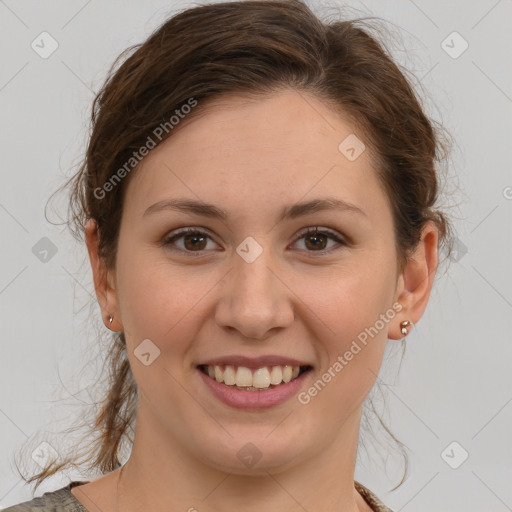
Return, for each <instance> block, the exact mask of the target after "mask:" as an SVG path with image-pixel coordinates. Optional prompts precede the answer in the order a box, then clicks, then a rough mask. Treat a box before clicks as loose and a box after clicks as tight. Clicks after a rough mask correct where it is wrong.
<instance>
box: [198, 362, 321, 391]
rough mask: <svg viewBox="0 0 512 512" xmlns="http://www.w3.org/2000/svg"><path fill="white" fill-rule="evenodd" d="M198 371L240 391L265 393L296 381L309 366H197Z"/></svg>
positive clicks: (309, 368)
mask: <svg viewBox="0 0 512 512" xmlns="http://www.w3.org/2000/svg"><path fill="white" fill-rule="evenodd" d="M198 368H199V370H200V371H202V372H203V373H204V374H205V375H208V377H210V378H211V379H213V380H216V381H217V382H219V383H221V384H225V385H226V386H229V387H232V388H235V389H238V390H240V391H266V390H268V389H274V388H276V387H279V386H281V385H283V384H286V383H288V382H291V381H292V380H295V379H297V378H298V377H300V376H301V375H302V374H303V373H305V372H307V371H309V370H311V369H312V367H311V366H291V365H275V366H264V367H262V368H247V367H245V366H233V365H223V366H218V365H204V364H203V365H199V366H198Z"/></svg>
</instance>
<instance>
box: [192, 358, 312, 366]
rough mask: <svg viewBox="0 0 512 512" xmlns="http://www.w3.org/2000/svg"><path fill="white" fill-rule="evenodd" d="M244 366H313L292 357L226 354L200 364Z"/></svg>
mask: <svg viewBox="0 0 512 512" xmlns="http://www.w3.org/2000/svg"><path fill="white" fill-rule="evenodd" d="M202 365H204V366H224V365H231V366H244V367H246V368H263V367H264V366H285V365H288V366H311V365H310V364H309V363H306V362H304V361H299V360H298V359H294V358H292V357H286V356H277V355H267V356H259V357H246V356H236V355H231V356H224V357H216V358H214V359H209V360H208V361H204V362H203V363H201V364H200V365H199V366H202Z"/></svg>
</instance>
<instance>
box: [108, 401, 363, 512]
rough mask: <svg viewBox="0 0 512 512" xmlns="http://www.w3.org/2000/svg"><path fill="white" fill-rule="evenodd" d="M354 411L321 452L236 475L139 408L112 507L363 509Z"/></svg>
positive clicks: (274, 511) (270, 511)
mask: <svg viewBox="0 0 512 512" xmlns="http://www.w3.org/2000/svg"><path fill="white" fill-rule="evenodd" d="M139 407H141V403H140V402H139ZM143 408H144V406H143V405H142V409H143ZM141 412H143V413H144V414H140V413H141ZM360 417H361V411H360V409H358V410H356V411H355V413H354V414H353V415H352V416H350V417H349V418H348V419H347V421H346V422H345V424H344V425H342V427H341V428H340V430H339V434H338V435H337V437H336V439H334V440H333V441H334V442H333V443H330V444H329V449H328V450H325V451H323V452H320V453H315V454H314V455H311V456H309V457H308V456H306V457H304V458H303V459H301V461H300V462H298V463H297V462H292V463H289V464H285V465H281V466H280V465H275V466H272V467H271V466H269V465H268V464H267V466H265V465H264V464H261V465H260V464H258V465H257V466H255V467H254V468H253V469H252V470H251V472H250V474H237V473H236V472H235V471H236V470H235V469H234V468H233V470H232V471H231V472H230V471H229V469H228V468H226V469H220V468H218V467H214V465H210V464H207V463H205V461H204V460H198V458H197V456H194V455H193V454H191V453H190V452H187V451H186V450H185V448H184V447H183V444H182V443H179V442H178V441H177V440H176V439H174V438H173V437H172V436H171V435H170V434H169V430H168V429H167V430H164V429H163V428H162V425H160V424H158V423H157V421H156V420H155V419H154V417H151V416H150V415H149V414H148V411H143V410H139V414H138V415H137V418H138V419H137V430H136V433H135V439H134V444H133V448H132V452H131V455H130V458H129V460H128V462H127V463H126V464H125V466H123V471H122V478H121V479H120V480H119V494H118V502H119V508H118V510H117V511H116V512H118V511H120V510H123V511H125V510H128V511H129V512H139V511H146V510H148V509H150V510H152V511H154V512H160V511H162V512H163V511H165V512H169V510H173V511H174V510H176V511H178V510H179V511H182V510H186V511H190V512H194V511H199V512H203V511H209V512H221V511H225V510H244V512H256V511H258V512H260V511H261V509H262V505H263V507H264V509H265V511H266V512H278V511H279V512H292V511H293V512H296V511H297V510H301V509H302V510H308V512H316V511H318V512H320V511H325V510H329V511H333V512H334V511H336V512H360V511H361V510H365V511H366V510H370V509H369V507H368V506H367V505H365V503H364V501H363V500H362V498H361V497H360V495H359V494H358V493H357V491H356V490H355V488H354V469H355V460H356V453H357V442H358V436H359V424H360ZM263 460H264V458H262V462H263ZM292 460H294V461H295V460H298V458H297V459H292ZM257 467H259V469H257V470H256V468H257Z"/></svg>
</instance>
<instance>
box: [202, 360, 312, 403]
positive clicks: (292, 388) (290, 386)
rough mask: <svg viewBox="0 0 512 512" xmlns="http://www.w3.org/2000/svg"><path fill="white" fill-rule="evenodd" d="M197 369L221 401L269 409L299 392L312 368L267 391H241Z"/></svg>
mask: <svg viewBox="0 0 512 512" xmlns="http://www.w3.org/2000/svg"><path fill="white" fill-rule="evenodd" d="M197 371H198V372H199V374H200V375H201V378H202V379H203V381H204V383H205V384H206V385H207V386H208V388H209V389H210V390H211V392H212V393H213V394H214V395H215V396H216V397H217V398H218V399H219V400H220V401H221V402H223V403H225V404H226V405H229V406H231V407H236V408H238V409H268V408H270V407H273V406H276V405H279V404H282V403H283V402H285V401H286V400H288V399H289V398H291V397H292V396H294V395H296V394H297V393H298V391H299V389H300V388H301V386H302V385H303V383H304V379H305V378H306V377H307V375H308V374H309V373H310V370H308V371H305V372H304V373H302V374H301V375H299V376H298V377H297V378H296V379H293V380H291V381H290V382H286V383H284V384H279V386H276V387H275V388H272V389H267V390H265V391H240V390H239V389H236V388H235V387H232V386H226V384H223V383H221V382H217V381H216V380H214V379H212V378H211V377H208V375H206V374H205V373H203V372H202V371H201V370H199V369H197Z"/></svg>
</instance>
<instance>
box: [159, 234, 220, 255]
mask: <svg viewBox="0 0 512 512" xmlns="http://www.w3.org/2000/svg"><path fill="white" fill-rule="evenodd" d="M180 239H182V240H183V244H182V246H181V247H178V250H182V251H185V252H203V251H204V249H206V247H207V244H208V239H211V237H210V236H209V235H208V234H207V233H205V232H204V231H199V230H197V229H191V228H187V229H185V230H182V231H180V232H178V233H176V234H175V235H173V236H172V237H169V238H166V239H165V240H164V242H163V245H164V246H172V245H175V244H176V241H178V240H180Z"/></svg>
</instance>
